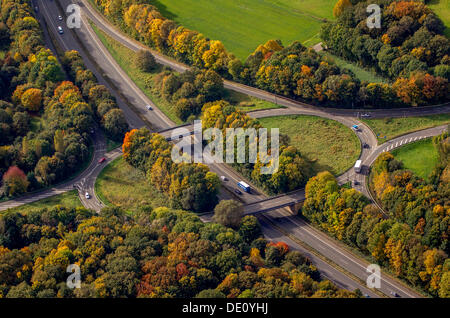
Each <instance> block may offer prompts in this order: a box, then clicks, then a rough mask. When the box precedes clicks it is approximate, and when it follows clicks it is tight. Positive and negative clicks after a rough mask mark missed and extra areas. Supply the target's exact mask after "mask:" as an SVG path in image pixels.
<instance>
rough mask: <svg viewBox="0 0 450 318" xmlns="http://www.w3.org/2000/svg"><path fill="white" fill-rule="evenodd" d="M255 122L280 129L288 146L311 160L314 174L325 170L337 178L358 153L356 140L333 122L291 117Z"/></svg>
mask: <svg viewBox="0 0 450 318" xmlns="http://www.w3.org/2000/svg"><path fill="white" fill-rule="evenodd" d="M259 121H260V122H261V124H262V125H263V126H264V127H266V128H280V134H286V135H288V136H289V137H290V143H291V145H293V146H295V147H297V148H298V149H299V150H300V152H301V153H302V154H303V155H304V156H305V157H306V158H308V159H309V160H311V161H313V167H314V170H315V171H316V172H319V171H323V170H328V171H330V172H331V173H333V174H334V175H340V174H342V173H343V172H345V171H346V170H348V169H349V168H351V167H352V166H353V164H354V163H355V161H356V160H357V159H358V157H359V154H360V151H361V146H360V142H359V139H358V137H357V136H356V135H355V134H354V133H353V132H352V131H351V130H350V129H349V128H347V127H345V126H344V125H342V124H341V123H338V122H336V121H334V120H330V119H325V118H321V117H316V116H306V115H293V116H277V117H267V118H260V119H259Z"/></svg>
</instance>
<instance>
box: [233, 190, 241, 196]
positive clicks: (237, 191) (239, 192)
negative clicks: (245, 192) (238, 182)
mask: <svg viewBox="0 0 450 318" xmlns="http://www.w3.org/2000/svg"><path fill="white" fill-rule="evenodd" d="M234 193H237V194H239V195H242V192H241V191H239V190H238V189H236V190H234Z"/></svg>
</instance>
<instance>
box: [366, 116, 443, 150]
mask: <svg viewBox="0 0 450 318" xmlns="http://www.w3.org/2000/svg"><path fill="white" fill-rule="evenodd" d="M362 121H363V122H364V123H365V124H367V125H368V126H369V127H370V128H372V130H373V132H374V133H375V135H376V136H377V139H378V144H382V143H384V142H386V141H387V140H391V139H394V138H396V137H398V136H401V135H404V134H408V133H411V132H414V131H418V130H422V129H426V128H431V127H436V126H440V125H444V124H448V123H450V114H441V115H432V116H422V117H407V118H383V119H363V120H362ZM384 136H386V138H384Z"/></svg>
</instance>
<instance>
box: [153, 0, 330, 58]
mask: <svg viewBox="0 0 450 318" xmlns="http://www.w3.org/2000/svg"><path fill="white" fill-rule="evenodd" d="M151 3H152V4H154V5H155V6H156V7H158V9H159V10H160V11H161V13H162V14H163V16H165V17H167V18H170V19H172V20H175V21H176V22H178V23H180V24H181V25H183V26H185V27H187V28H189V29H191V30H196V31H199V32H201V33H203V34H204V35H205V36H207V37H209V38H211V39H214V40H220V41H222V42H223V44H224V45H225V47H226V48H227V49H228V50H229V51H230V52H232V53H234V54H235V55H236V56H237V57H238V58H240V59H242V60H245V59H246V58H247V56H248V55H249V54H250V53H252V52H253V51H254V50H255V49H256V47H258V45H260V44H264V43H265V42H267V41H268V40H271V39H280V40H281V41H282V42H283V44H284V45H288V44H290V43H291V42H292V41H295V40H297V41H300V42H303V43H304V44H305V45H306V46H312V45H314V44H316V43H318V42H320V39H319V38H318V36H317V35H318V33H319V30H320V25H321V21H322V20H323V19H325V18H326V19H333V13H332V11H333V6H334V4H335V3H336V0H240V1H232V0H195V1H192V0H177V1H173V0H159V1H151Z"/></svg>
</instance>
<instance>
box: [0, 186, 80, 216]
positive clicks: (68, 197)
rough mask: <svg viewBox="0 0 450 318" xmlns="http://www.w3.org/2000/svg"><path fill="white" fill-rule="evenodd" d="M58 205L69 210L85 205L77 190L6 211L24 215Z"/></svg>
mask: <svg viewBox="0 0 450 318" xmlns="http://www.w3.org/2000/svg"><path fill="white" fill-rule="evenodd" d="M58 205H61V206H64V207H68V208H78V207H83V204H81V201H80V199H79V198H78V192H77V190H71V191H68V192H65V193H62V194H58V195H54V196H52V197H49V198H46V199H42V200H39V201H36V202H33V203H28V204H24V205H21V206H18V207H16V208H12V209H8V210H6V211H12V212H20V213H22V214H26V213H28V212H30V211H34V210H38V209H43V208H48V209H52V208H54V207H56V206H58ZM4 212H5V211H2V212H0V213H4Z"/></svg>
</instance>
